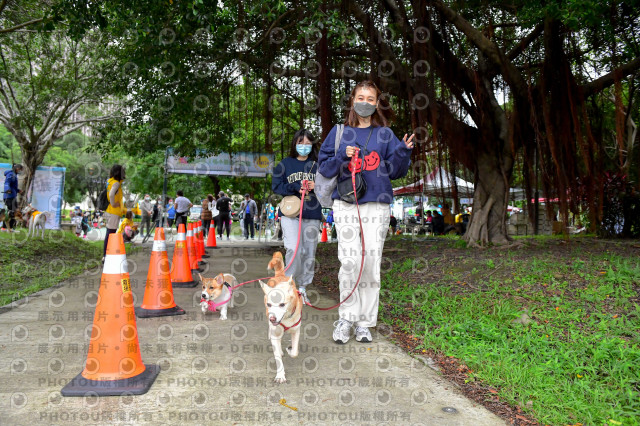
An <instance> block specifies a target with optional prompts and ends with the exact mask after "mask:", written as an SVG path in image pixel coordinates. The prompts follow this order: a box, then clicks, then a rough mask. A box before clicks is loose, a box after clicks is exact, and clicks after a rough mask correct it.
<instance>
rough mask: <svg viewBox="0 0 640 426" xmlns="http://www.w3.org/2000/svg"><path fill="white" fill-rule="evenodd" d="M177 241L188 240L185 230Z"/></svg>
mask: <svg viewBox="0 0 640 426" xmlns="http://www.w3.org/2000/svg"><path fill="white" fill-rule="evenodd" d="M176 241H187V236H186V235H185V234H184V232H181V233H179V234H178V239H177V240H176Z"/></svg>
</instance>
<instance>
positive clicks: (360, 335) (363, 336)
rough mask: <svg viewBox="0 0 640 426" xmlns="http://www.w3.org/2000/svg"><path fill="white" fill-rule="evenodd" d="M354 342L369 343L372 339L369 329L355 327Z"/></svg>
mask: <svg viewBox="0 0 640 426" xmlns="http://www.w3.org/2000/svg"><path fill="white" fill-rule="evenodd" d="M356 340H357V341H358V342H364V343H369V342H371V341H372V340H373V339H372V338H371V332H370V331H369V327H360V326H356Z"/></svg>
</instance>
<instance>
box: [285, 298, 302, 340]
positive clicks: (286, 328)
mask: <svg viewBox="0 0 640 426" xmlns="http://www.w3.org/2000/svg"><path fill="white" fill-rule="evenodd" d="M298 297H302V294H300V292H298ZM295 313H296V311H293V313H292V314H291V315H290V316H289V318H291V317H292V316H293V315H294V314H295ZM300 321H302V312H300V318H298V321H297V322H296V323H295V324H293V325H291V326H289V327H287V326H286V325H284V324H283V323H282V322H281V323H280V325H281V326H282V328H284V331H287V330H289V329H290V328H293V327H295V326H297V325H298V324H300Z"/></svg>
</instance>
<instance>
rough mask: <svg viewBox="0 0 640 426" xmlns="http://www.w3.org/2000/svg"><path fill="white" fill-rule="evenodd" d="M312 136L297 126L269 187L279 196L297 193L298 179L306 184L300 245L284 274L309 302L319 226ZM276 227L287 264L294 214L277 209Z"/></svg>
mask: <svg viewBox="0 0 640 426" xmlns="http://www.w3.org/2000/svg"><path fill="white" fill-rule="evenodd" d="M314 142H315V138H314V137H313V135H312V134H311V132H309V131H308V130H306V129H301V130H298V131H297V132H296V134H295V135H294V136H293V141H292V143H291V148H290V150H289V156H288V157H287V158H284V159H283V160H282V161H281V162H280V163H278V165H277V166H276V167H275V169H274V170H273V179H272V181H271V182H272V183H271V188H272V190H273V192H275V193H276V194H280V195H284V196H287V195H296V196H298V197H300V196H301V192H302V189H301V188H302V182H303V181H306V182H307V185H308V189H309V191H308V195H307V196H305V199H304V206H303V208H302V228H301V229H300V233H301V234H300V244H299V247H298V254H297V255H296V256H295V258H294V260H293V264H291V266H290V267H289V269H288V270H287V275H288V276H291V277H293V280H294V281H295V283H296V285H297V286H298V290H299V291H300V293H301V294H302V297H303V300H304V301H305V302H306V303H309V299H308V298H307V294H306V287H307V286H308V285H309V284H311V282H312V281H313V273H314V271H315V262H316V259H315V257H316V246H317V245H318V234H319V232H320V228H321V226H322V206H320V202H319V201H318V199H317V198H316V195H315V193H314V192H313V188H314V181H315V178H316V171H317V169H318V163H317V158H318V149H317V147H316V146H314ZM278 216H279V217H280V227H281V228H282V233H283V236H284V246H285V248H286V249H287V254H286V257H285V260H286V262H287V265H289V264H290V263H291V259H292V258H293V254H294V253H295V250H296V244H297V243H298V227H299V219H298V217H286V216H284V215H283V214H282V212H281V211H279V212H278Z"/></svg>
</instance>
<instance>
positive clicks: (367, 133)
mask: <svg viewBox="0 0 640 426" xmlns="http://www.w3.org/2000/svg"><path fill="white" fill-rule="evenodd" d="M381 94H382V93H381V92H380V89H378V87H377V86H376V85H375V83H374V82H372V81H363V82H361V83H358V84H357V85H356V86H355V87H354V89H353V91H352V92H351V95H350V96H349V101H348V106H347V110H346V116H345V122H344V132H343V134H342V137H341V140H340V144H339V147H338V150H337V152H336V150H335V139H336V132H337V130H338V127H337V126H335V127H334V128H333V129H331V131H330V132H329V134H328V135H327V138H326V139H325V141H324V142H323V144H322V147H321V148H320V155H319V159H318V162H319V172H320V173H321V174H322V175H323V176H325V177H334V176H338V185H339V186H340V182H342V181H345V180H348V185H350V184H351V171H350V167H351V158H352V157H353V156H354V154H355V153H356V148H359V152H358V162H357V163H356V164H357V165H356V167H357V169H356V172H358V173H359V174H360V179H364V181H365V182H366V190H365V192H364V193H363V194H360V195H359V197H358V200H357V201H358V204H359V214H358V209H357V207H356V205H355V204H354V202H353V201H354V200H353V199H352V196H351V194H352V193H353V191H348V192H350V194H349V193H347V192H343V193H342V194H339V193H338V190H337V188H336V190H334V191H333V194H332V198H333V200H334V203H333V218H334V222H335V224H336V228H337V233H338V258H339V260H340V264H341V266H340V272H339V273H338V280H339V281H340V283H339V287H340V298H341V299H345V298H346V297H347V295H348V294H350V293H351V291H352V289H353V287H354V285H355V284H356V282H357V280H358V274H359V272H360V269H361V261H362V249H363V247H362V243H361V237H362V238H363V239H364V245H365V247H364V248H365V252H364V265H363V268H362V277H361V281H360V285H358V287H357V290H355V291H354V292H353V294H352V295H351V297H350V298H349V299H348V300H347V301H346V302H345V303H343V304H341V305H340V308H339V316H340V319H339V320H338V321H336V322H335V323H334V327H335V328H334V331H333V340H334V341H335V342H336V343H347V342H348V341H349V338H350V337H351V332H352V328H353V326H354V325H355V335H356V340H357V341H359V342H371V340H372V337H371V332H370V330H369V328H370V327H375V326H376V323H377V319H378V304H379V293H380V264H381V260H382V249H383V246H384V241H385V237H386V234H387V232H388V229H389V218H390V203H391V202H392V201H393V190H392V187H391V180H392V179H398V178H401V177H403V176H404V175H406V173H407V171H408V169H409V161H410V157H411V150H412V148H413V137H414V135H411V136H410V137H409V138H408V139H407V135H405V136H404V138H403V139H402V141H400V140H398V138H397V137H396V136H395V135H394V134H393V132H392V131H391V129H389V127H387V126H388V125H389V123H390V122H391V120H392V119H393V117H394V115H393V111H392V109H391V106H390V105H389V102H388V100H387V99H386V98H385V97H381V96H380V95H381ZM348 185H347V187H349V186H348ZM341 195H342V197H341ZM359 216H360V217H359ZM360 218H361V219H360ZM360 224H361V225H362V235H361V232H360Z"/></svg>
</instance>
